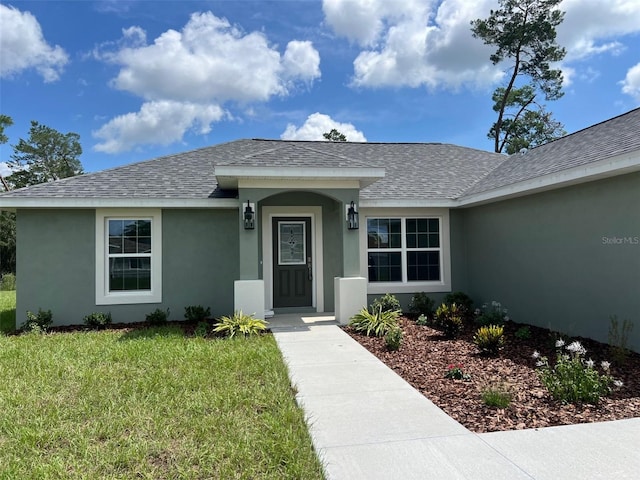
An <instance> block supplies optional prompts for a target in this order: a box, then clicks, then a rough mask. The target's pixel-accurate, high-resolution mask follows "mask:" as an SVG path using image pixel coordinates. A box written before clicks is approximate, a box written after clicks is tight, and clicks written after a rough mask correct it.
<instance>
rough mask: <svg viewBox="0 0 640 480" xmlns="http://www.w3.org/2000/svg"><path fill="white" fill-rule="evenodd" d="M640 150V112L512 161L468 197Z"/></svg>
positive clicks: (629, 113)
mask: <svg viewBox="0 0 640 480" xmlns="http://www.w3.org/2000/svg"><path fill="white" fill-rule="evenodd" d="M638 150H640V108H637V109H635V110H631V111H630V112H627V113H625V114H623V115H620V116H618V117H615V118H612V119H610V120H607V121H605V122H602V123H598V124H596V125H593V126H591V127H588V128H585V129H584V130H580V131H578V132H575V133H572V134H570V135H567V136H565V137H562V138H560V139H558V140H555V141H553V142H549V143H547V144H544V145H541V146H539V147H536V148H532V149H531V150H529V151H527V152H526V153H524V154H515V155H511V156H510V157H508V159H507V161H505V162H504V163H503V164H502V165H500V167H499V168H497V169H496V170H494V171H493V172H491V173H490V174H489V175H487V176H486V177H484V178H483V179H482V180H481V181H479V182H478V183H476V184H475V185H474V186H472V187H471V188H469V189H468V190H467V191H466V192H465V196H467V195H471V194H474V193H481V192H486V191H489V190H494V189H496V188H499V187H503V186H506V185H512V184H515V183H518V182H522V181H526V180H531V179H534V178H538V177H542V176H544V175H548V174H553V173H558V172H561V171H563V170H568V169H570V168H575V167H580V166H584V165H588V164H590V163H594V162H597V161H602V160H607V159H610V158H613V157H617V156H619V155H624V154H625V153H629V152H634V151H638Z"/></svg>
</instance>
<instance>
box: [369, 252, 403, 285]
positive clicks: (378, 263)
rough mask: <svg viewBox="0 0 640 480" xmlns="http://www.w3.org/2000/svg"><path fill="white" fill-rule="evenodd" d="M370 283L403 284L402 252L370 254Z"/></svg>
mask: <svg viewBox="0 0 640 480" xmlns="http://www.w3.org/2000/svg"><path fill="white" fill-rule="evenodd" d="M369 281H370V282H401V281H402V254H401V253H400V252H370V253H369Z"/></svg>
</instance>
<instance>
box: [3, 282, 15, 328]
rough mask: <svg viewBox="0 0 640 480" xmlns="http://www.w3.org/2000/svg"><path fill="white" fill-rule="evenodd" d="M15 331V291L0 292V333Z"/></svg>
mask: <svg viewBox="0 0 640 480" xmlns="http://www.w3.org/2000/svg"><path fill="white" fill-rule="evenodd" d="M15 329H16V291H15V290H13V291H8V292H6V291H0V332H6V333H9V332H13V331H14V330H15Z"/></svg>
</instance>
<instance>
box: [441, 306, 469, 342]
mask: <svg viewBox="0 0 640 480" xmlns="http://www.w3.org/2000/svg"><path fill="white" fill-rule="evenodd" d="M462 317H463V312H462V309H461V308H460V307H458V305H457V304H455V303H454V304H452V305H447V304H446V303H443V304H442V305H440V306H439V307H438V309H437V310H436V315H435V325H436V327H437V328H439V329H440V330H442V332H443V333H444V334H445V336H446V337H449V338H454V337H457V336H458V334H459V333H460V330H462Z"/></svg>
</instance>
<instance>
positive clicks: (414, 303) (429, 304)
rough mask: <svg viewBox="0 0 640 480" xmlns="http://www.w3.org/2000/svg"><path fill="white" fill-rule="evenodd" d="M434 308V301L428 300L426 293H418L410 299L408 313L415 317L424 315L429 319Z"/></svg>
mask: <svg viewBox="0 0 640 480" xmlns="http://www.w3.org/2000/svg"><path fill="white" fill-rule="evenodd" d="M434 306H435V303H434V301H433V300H432V299H431V298H429V297H428V296H427V294H426V293H424V292H420V293H416V294H415V295H414V296H413V297H411V302H409V312H411V313H412V314H413V315H416V316H420V315H424V316H425V317H431V316H432V315H433V307H434Z"/></svg>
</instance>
